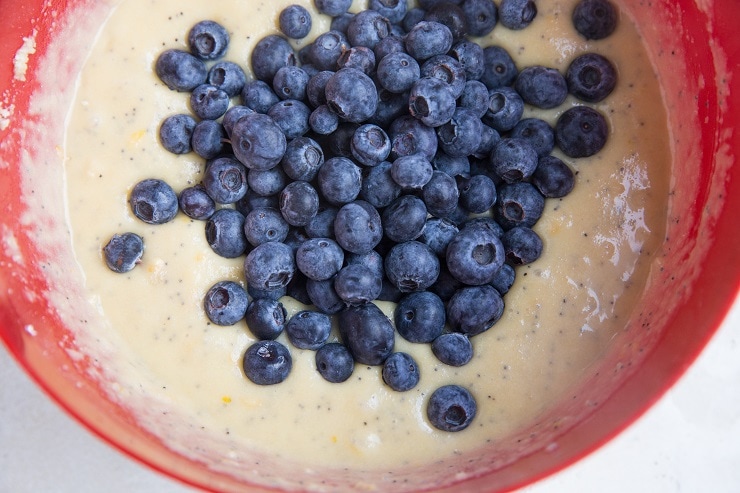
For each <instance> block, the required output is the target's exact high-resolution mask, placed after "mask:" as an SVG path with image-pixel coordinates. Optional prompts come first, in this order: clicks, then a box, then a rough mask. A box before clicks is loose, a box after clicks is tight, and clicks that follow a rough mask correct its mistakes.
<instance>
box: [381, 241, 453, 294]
mask: <svg viewBox="0 0 740 493" xmlns="http://www.w3.org/2000/svg"><path fill="white" fill-rule="evenodd" d="M439 268H440V267H439V259H438V258H437V256H436V255H435V254H434V252H432V250H431V248H429V247H428V246H426V245H425V244H424V243H420V242H418V241H407V242H404V243H399V244H397V245H395V246H394V247H393V248H391V250H390V252H388V255H386V257H385V273H386V276H388V280H390V281H391V283H393V284H394V285H395V286H396V287H397V288H398V289H399V290H400V291H401V292H404V293H408V292H411V291H422V290H424V289H427V288H428V287H429V286H431V285H432V284H434V281H436V280H437V276H439Z"/></svg>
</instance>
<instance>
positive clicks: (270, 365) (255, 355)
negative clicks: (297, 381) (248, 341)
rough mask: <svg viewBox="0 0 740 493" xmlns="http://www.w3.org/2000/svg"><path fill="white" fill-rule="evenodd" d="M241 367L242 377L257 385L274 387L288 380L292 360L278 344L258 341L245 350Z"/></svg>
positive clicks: (285, 349) (287, 352) (283, 347)
mask: <svg viewBox="0 0 740 493" xmlns="http://www.w3.org/2000/svg"><path fill="white" fill-rule="evenodd" d="M242 367H243V369H244V375H245V376H246V377H247V378H248V379H249V380H251V381H252V382H254V383H256V384H257V385H274V384H278V383H280V382H282V381H284V380H285V379H286V378H288V375H289V374H290V371H291V369H292V367H293V360H292V358H291V356H290V351H288V348H287V347H285V346H284V345H282V344H280V343H279V342H277V341H272V340H270V341H258V342H255V343H254V344H252V345H251V346H249V347H248V348H247V350H246V352H245V353H244V360H243V363H242Z"/></svg>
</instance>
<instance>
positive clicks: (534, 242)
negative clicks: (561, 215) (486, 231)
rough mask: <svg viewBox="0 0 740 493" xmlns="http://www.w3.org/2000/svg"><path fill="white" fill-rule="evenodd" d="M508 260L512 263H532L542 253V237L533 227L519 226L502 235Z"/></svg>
mask: <svg viewBox="0 0 740 493" xmlns="http://www.w3.org/2000/svg"><path fill="white" fill-rule="evenodd" d="M501 243H503V245H504V249H505V250H506V261H507V262H508V263H510V264H512V265H525V264H531V263H532V262H534V261H535V260H537V259H538V258H540V255H542V239H541V238H540V236H539V235H538V234H537V233H535V232H534V231H533V230H532V229H530V228H527V227H524V226H518V227H515V228H511V229H510V230H508V231H507V232H506V233H504V235H503V236H502V237H501Z"/></svg>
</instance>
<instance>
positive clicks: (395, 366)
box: [381, 352, 420, 392]
mask: <svg viewBox="0 0 740 493" xmlns="http://www.w3.org/2000/svg"><path fill="white" fill-rule="evenodd" d="M381 375H382V376H383V381H384V382H385V383H386V385H388V386H389V387H390V388H392V389H393V390H395V391H397V392H406V391H408V390H411V389H413V388H414V387H416V385H417V384H418V383H419V379H420V375H419V365H418V364H417V363H416V361H415V360H414V358H412V357H411V355H409V354H408V353H401V352H398V353H393V354H391V355H390V356H388V358H387V359H386V360H385V361H384V362H383V370H382V372H381Z"/></svg>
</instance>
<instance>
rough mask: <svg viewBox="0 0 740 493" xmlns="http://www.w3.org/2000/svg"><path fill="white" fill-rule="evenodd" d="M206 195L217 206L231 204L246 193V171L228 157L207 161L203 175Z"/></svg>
mask: <svg viewBox="0 0 740 493" xmlns="http://www.w3.org/2000/svg"><path fill="white" fill-rule="evenodd" d="M203 187H204V188H205V190H206V193H208V195H209V196H210V197H211V198H212V199H213V200H214V201H215V202H217V203H219V204H233V203H234V202H236V201H237V200H239V199H240V198H242V197H244V194H245V193H247V187H248V184H247V170H246V169H245V168H244V165H242V164H241V163H240V162H239V161H237V160H236V159H233V158H230V157H221V158H216V159H214V160H212V161H209V162H208V163H207V165H206V169H205V172H204V173H203Z"/></svg>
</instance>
